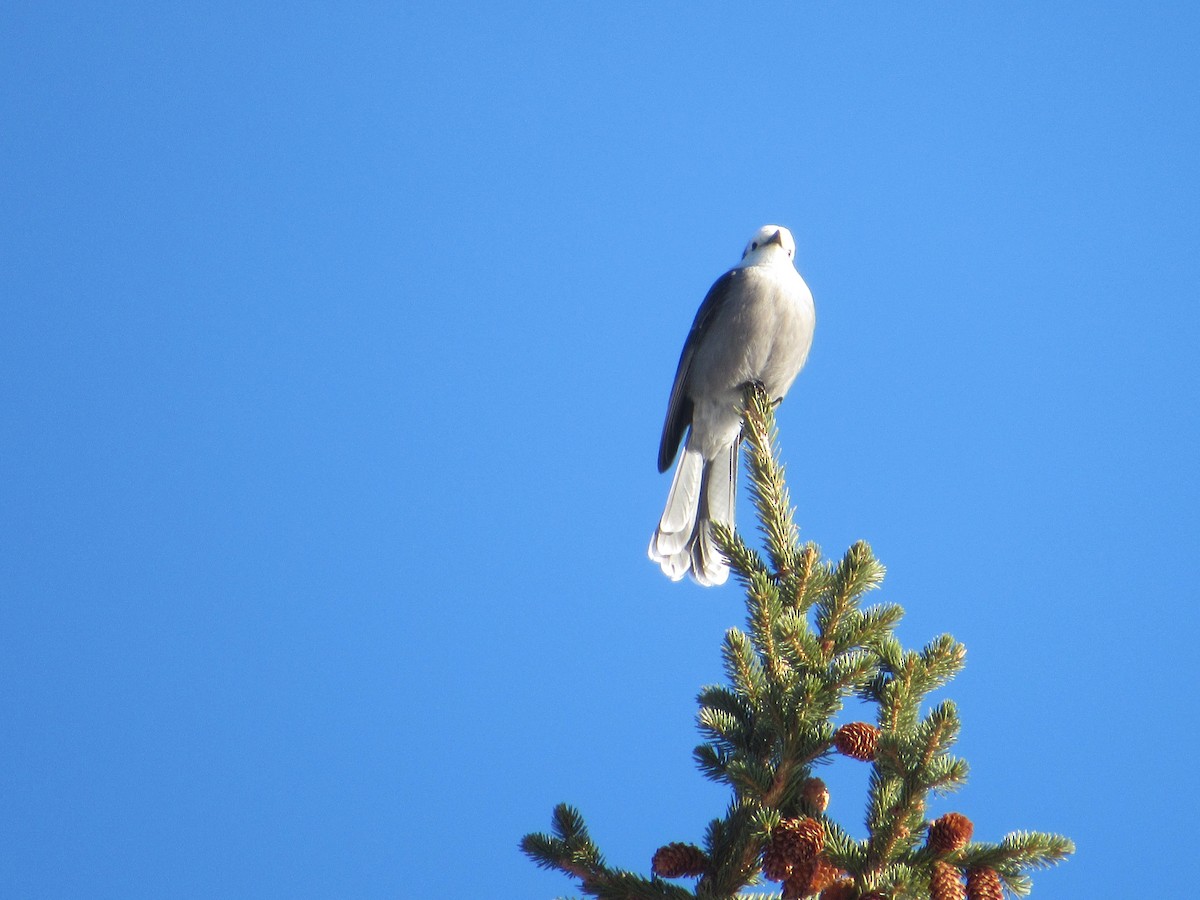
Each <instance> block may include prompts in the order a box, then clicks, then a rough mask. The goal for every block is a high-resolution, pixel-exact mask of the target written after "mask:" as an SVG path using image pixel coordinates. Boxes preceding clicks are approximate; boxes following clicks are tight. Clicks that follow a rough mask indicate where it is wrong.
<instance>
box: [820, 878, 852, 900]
mask: <svg viewBox="0 0 1200 900" xmlns="http://www.w3.org/2000/svg"><path fill="white" fill-rule="evenodd" d="M853 896H854V879H852V878H839V879H838V880H837V881H835V882H834V883H833V884H831V885H830V886H829V887H827V888H825V890H823V891H821V900H851V898H852V897H853Z"/></svg>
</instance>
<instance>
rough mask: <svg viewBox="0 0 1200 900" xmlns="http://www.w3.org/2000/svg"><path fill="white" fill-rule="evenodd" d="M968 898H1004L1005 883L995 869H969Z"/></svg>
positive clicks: (999, 899) (980, 899) (974, 899)
mask: <svg viewBox="0 0 1200 900" xmlns="http://www.w3.org/2000/svg"><path fill="white" fill-rule="evenodd" d="M967 900H1004V885H1003V884H1001V882H1000V876H999V875H998V874H997V872H996V870H995V869H987V868H983V869H970V870H968V871H967Z"/></svg>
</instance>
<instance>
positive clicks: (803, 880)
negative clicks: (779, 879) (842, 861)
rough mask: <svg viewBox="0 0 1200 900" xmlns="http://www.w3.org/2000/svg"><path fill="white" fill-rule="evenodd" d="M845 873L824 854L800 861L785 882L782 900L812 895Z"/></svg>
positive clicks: (794, 899) (792, 899) (797, 899)
mask: <svg viewBox="0 0 1200 900" xmlns="http://www.w3.org/2000/svg"><path fill="white" fill-rule="evenodd" d="M843 874H845V873H844V872H842V870H841V869H839V868H838V867H837V866H835V865H834V864H833V863H831V862H830V861H829V860H828V859H826V858H825V856H824V855H823V854H822V855H819V856H814V857H813V858H812V859H807V860H804V861H803V862H799V863H797V864H796V865H794V866H793V867H792V873H791V874H790V875H788V877H787V878H786V879H785V880H784V882H783V897H782V900H799V898H800V897H811V896H812V895H813V894H818V893H820V892H821V891H823V890H825V888H827V887H829V886H830V885H832V884H833V883H834V882H835V881H836V880H837V879H838V876H840V875H843Z"/></svg>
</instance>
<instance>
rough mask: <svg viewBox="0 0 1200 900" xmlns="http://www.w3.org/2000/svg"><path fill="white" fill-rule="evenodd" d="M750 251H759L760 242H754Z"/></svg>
mask: <svg viewBox="0 0 1200 900" xmlns="http://www.w3.org/2000/svg"><path fill="white" fill-rule="evenodd" d="M750 249H751V250H757V249H758V241H754V242H752V243H751V244H750Z"/></svg>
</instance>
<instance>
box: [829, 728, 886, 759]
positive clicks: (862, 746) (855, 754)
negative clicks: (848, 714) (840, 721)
mask: <svg viewBox="0 0 1200 900" xmlns="http://www.w3.org/2000/svg"><path fill="white" fill-rule="evenodd" d="M833 741H834V743H835V744H837V748H838V752H839V753H841V754H842V755H843V756H849V757H850V758H852V759H860V760H862V761H863V762H871V761H872V760H873V759H875V752H876V751H877V750H878V749H879V729H878V728H876V727H875V726H874V725H871V724H869V723H867V722H849V723H847V724H846V725H843V726H842V727H841V728H839V729H838V730H837V731H836V732H834V735H833Z"/></svg>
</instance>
